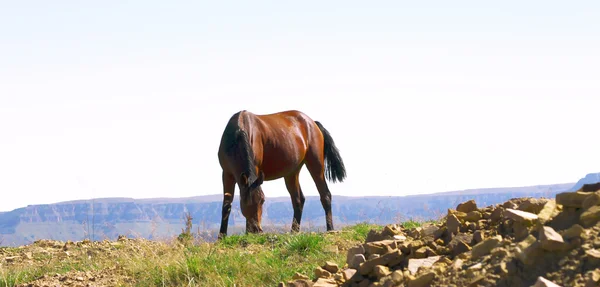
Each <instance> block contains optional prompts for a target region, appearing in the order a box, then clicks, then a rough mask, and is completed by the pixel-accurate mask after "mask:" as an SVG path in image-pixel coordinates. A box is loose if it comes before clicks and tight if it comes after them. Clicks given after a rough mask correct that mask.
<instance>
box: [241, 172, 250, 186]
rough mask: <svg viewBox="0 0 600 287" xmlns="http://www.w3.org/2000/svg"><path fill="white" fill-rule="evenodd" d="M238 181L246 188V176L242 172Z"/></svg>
mask: <svg viewBox="0 0 600 287" xmlns="http://www.w3.org/2000/svg"><path fill="white" fill-rule="evenodd" d="M240 179H241V180H242V181H241V182H242V184H243V185H244V187H247V186H248V176H247V175H246V174H245V173H243V172H242V174H240Z"/></svg>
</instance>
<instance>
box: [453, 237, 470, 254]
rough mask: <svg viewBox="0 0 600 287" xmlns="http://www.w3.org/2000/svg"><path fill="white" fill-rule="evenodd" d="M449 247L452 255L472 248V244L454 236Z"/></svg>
mask: <svg viewBox="0 0 600 287" xmlns="http://www.w3.org/2000/svg"><path fill="white" fill-rule="evenodd" d="M448 248H450V251H451V253H452V256H457V255H459V254H461V253H464V252H468V251H470V250H471V246H469V244H467V243H466V242H464V241H463V240H461V239H460V238H459V237H455V238H453V239H452V241H450V243H448Z"/></svg>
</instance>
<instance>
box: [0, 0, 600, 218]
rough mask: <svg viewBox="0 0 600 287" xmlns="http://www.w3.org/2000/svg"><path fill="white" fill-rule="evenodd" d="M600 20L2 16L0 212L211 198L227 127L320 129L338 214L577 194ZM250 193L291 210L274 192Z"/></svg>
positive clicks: (298, 12)
mask: <svg viewBox="0 0 600 287" xmlns="http://www.w3.org/2000/svg"><path fill="white" fill-rule="evenodd" d="M234 3H235V4H234ZM428 4H429V5H428ZM599 8H600V3H599V2H594V1H578V2H573V3H565V2H559V1H527V2H516V1H504V2H502V3H492V2H481V1H479V2H478V1H463V2H453V3H449V2H442V1H437V2H427V3H425V2H410V3H408V2H397V1H382V2H377V3H361V2H356V1H343V2H342V1H328V2H302V3H286V2H275V1H262V2H252V3H248V2H241V1H238V2H208V1H175V2H159V1H128V2H122V1H103V2H78V1H61V2H46V1H30V2H21V1H12V2H5V3H2V4H0V31H1V32H2V35H3V37H2V38H0V55H2V56H1V57H0V191H2V192H3V193H4V194H5V199H4V200H2V201H1V202H0V211H8V210H13V209H15V208H19V207H23V206H26V205H32V204H47V203H54V202H60V201H70V200H77V199H87V198H100V197H103V198H105V197H132V198H153V197H190V196H198V195H209V194H219V193H221V192H222V186H221V169H220V166H219V163H218V160H217V149H218V145H219V141H220V138H221V133H222V132H223V129H224V127H225V124H226V122H227V120H228V119H229V118H230V117H231V116H232V115H233V114H234V113H236V112H237V111H239V110H249V111H251V112H254V113H257V114H264V113H273V112H278V111H282V110H288V109H296V110H300V111H303V112H305V113H306V114H307V115H308V116H310V117H311V118H313V119H314V120H318V121H321V122H322V123H323V125H324V126H325V127H326V128H327V129H328V130H329V131H330V132H331V134H332V136H333V138H334V140H335V142H336V145H337V146H338V147H339V149H340V153H341V156H342V158H343V160H344V162H345V165H346V167H347V170H348V177H347V180H346V181H345V182H343V183H336V184H333V183H330V184H329V187H330V189H331V192H332V193H333V194H334V195H352V196H362V195H408V194H425V193H433V192H443V191H455V190H465V189H476V188H493V187H506V186H508V187H516V186H531V185H546V184H556V183H570V182H576V181H577V180H579V179H580V178H581V177H584V176H585V175H586V174H589V173H594V172H598V171H600V167H599V166H598V164H597V162H600V153H599V152H598V148H597V142H599V138H600V136H598V135H597V133H596V132H595V131H596V128H597V126H598V124H597V107H598V106H600V105H599V104H600V97H599V95H600V84H599V83H598V79H599V78H600V69H598V67H599V66H600V54H599V53H598V52H597V51H600V39H599V38H598V37H593V35H596V34H597V31H598V30H599V28H600V18H599V17H597V15H598V12H600V9H599ZM300 177H301V185H302V189H303V191H304V194H305V195H306V196H312V195H317V194H318V193H317V191H316V188H315V186H314V183H313V182H312V180H311V179H310V176H308V173H307V172H306V170H304V171H303V172H302V173H301V175H300ZM264 191H265V194H266V195H267V196H269V197H274V196H287V191H286V189H285V184H284V182H283V179H279V180H276V181H273V182H266V183H265V185H264ZM7 195H8V196H7ZM238 199H239V194H238V191H237V189H236V197H235V200H238Z"/></svg>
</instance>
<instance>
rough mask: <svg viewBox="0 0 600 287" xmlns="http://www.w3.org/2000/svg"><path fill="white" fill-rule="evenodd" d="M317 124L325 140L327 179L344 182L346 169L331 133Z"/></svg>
mask: <svg viewBox="0 0 600 287" xmlns="http://www.w3.org/2000/svg"><path fill="white" fill-rule="evenodd" d="M315 123H316V124H317V126H318V127H319V129H320V130H321V133H323V137H324V138H325V177H326V178H327V179H328V180H331V181H333V182H336V180H337V181H339V182H342V181H344V178H346V168H345V167H344V162H343V161H342V157H341V156H340V151H339V150H338V148H337V147H336V146H335V143H334V142H333V138H332V137H331V134H329V131H327V130H326V129H325V128H324V127H323V125H322V124H321V123H320V122H318V121H315Z"/></svg>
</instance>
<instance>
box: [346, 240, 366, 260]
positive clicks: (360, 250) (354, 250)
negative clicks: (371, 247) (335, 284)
mask: <svg viewBox="0 0 600 287" xmlns="http://www.w3.org/2000/svg"><path fill="white" fill-rule="evenodd" d="M357 254H363V255H364V254H365V247H364V245H363V244H361V245H357V246H354V247H351V248H349V249H348V251H347V253H346V263H348V264H350V263H351V262H352V260H354V256H355V255H357Z"/></svg>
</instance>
